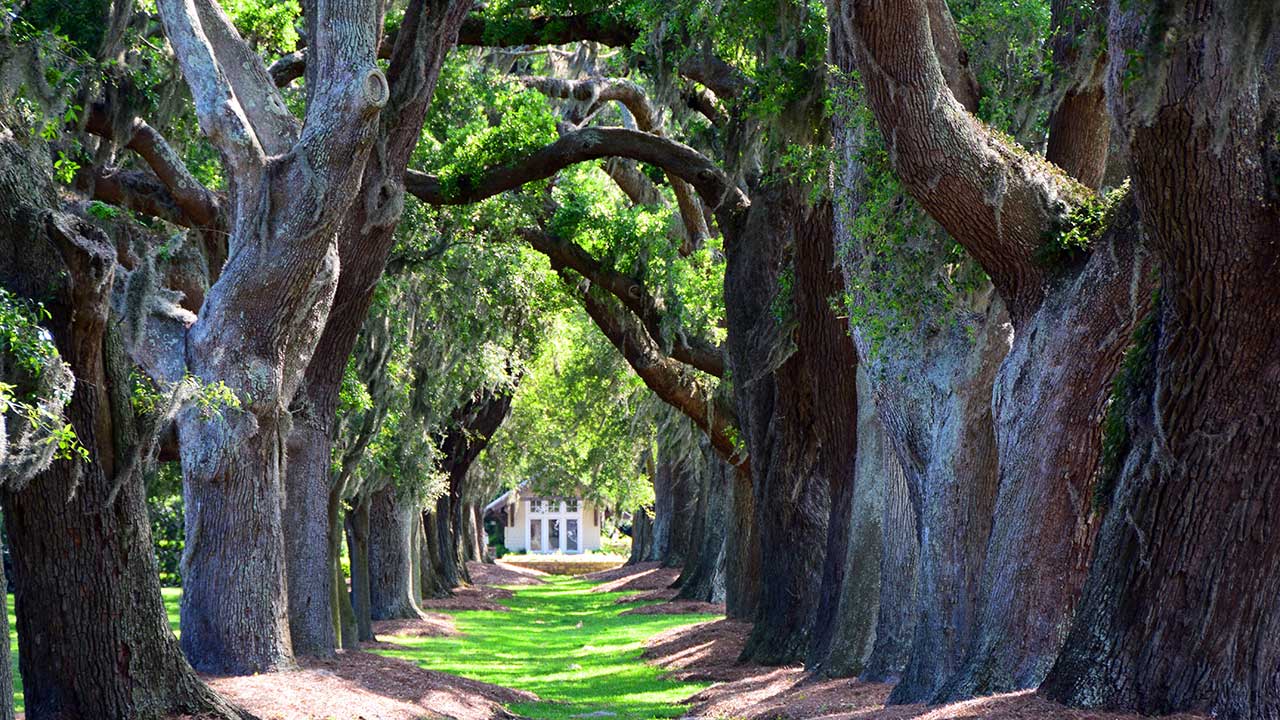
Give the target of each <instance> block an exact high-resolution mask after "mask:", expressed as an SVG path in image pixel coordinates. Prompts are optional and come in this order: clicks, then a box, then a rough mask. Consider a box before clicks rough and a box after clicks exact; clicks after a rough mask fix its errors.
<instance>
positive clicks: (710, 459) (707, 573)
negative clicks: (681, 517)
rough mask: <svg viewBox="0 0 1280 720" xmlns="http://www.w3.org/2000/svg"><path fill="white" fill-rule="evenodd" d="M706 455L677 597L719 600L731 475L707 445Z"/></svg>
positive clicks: (722, 593)
mask: <svg viewBox="0 0 1280 720" xmlns="http://www.w3.org/2000/svg"><path fill="white" fill-rule="evenodd" d="M703 457H704V460H705V463H706V466H705V468H704V469H703V472H701V473H699V479H700V488H699V491H698V507H697V511H696V515H695V523H694V532H693V534H692V537H693V543H692V546H691V549H690V553H689V558H688V561H687V562H686V563H685V564H684V568H683V570H682V571H681V573H680V577H679V579H678V580H677V586H678V587H679V588H680V592H679V594H678V595H677V596H676V597H678V598H679V599H681V600H700V601H702V602H715V603H719V602H724V601H725V561H726V558H725V537H726V532H727V529H728V528H727V526H728V522H729V514H728V504H729V484H730V482H731V477H732V474H731V472H730V470H729V468H728V466H727V465H726V464H725V463H724V461H722V460H720V458H719V457H718V456H716V455H715V454H714V452H711V451H710V449H709V448H704V452H703Z"/></svg>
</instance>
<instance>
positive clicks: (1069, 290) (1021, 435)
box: [937, 207, 1154, 701]
mask: <svg viewBox="0 0 1280 720" xmlns="http://www.w3.org/2000/svg"><path fill="white" fill-rule="evenodd" d="M1111 234H1112V235H1113V236H1114V237H1106V238H1103V239H1102V240H1101V241H1100V248H1099V249H1097V250H1095V251H1094V252H1093V253H1092V254H1091V256H1090V257H1089V259H1088V260H1087V261H1086V262H1084V263H1083V264H1080V265H1079V266H1078V267H1076V268H1074V269H1071V270H1067V271H1063V272H1062V273H1060V274H1059V275H1057V276H1055V278H1054V279H1053V282H1052V284H1051V285H1050V286H1049V288H1048V289H1047V290H1046V295H1045V298H1044V300H1043V301H1042V303H1041V305H1040V308H1039V310H1038V311H1037V313H1036V315H1035V316H1034V318H1032V320H1030V321H1029V322H1028V323H1026V324H1025V325H1024V326H1022V327H1021V328H1020V329H1019V332H1018V334H1017V335H1016V336H1015V338H1014V342H1013V346H1012V348H1011V349H1010V351H1009V354H1008V356H1007V357H1006V358H1005V361H1004V363H1003V365H1002V366H1001V368H1000V373H999V375H998V377H997V380H996V385H995V403H994V412H995V418H996V420H997V423H998V425H997V436H998V446H999V467H1000V471H999V472H1000V492H999V497H998V499H997V501H996V506H995V514H994V520H993V524H992V532H991V538H990V541H989V542H988V545H987V552H986V559H985V560H984V562H983V568H982V586H981V587H982V590H981V596H980V600H979V616H978V626H977V628H976V630H975V633H974V636H973V640H972V645H971V647H970V648H969V649H968V651H967V653H966V656H965V662H964V664H963V665H962V666H961V667H960V668H959V669H958V670H957V672H956V673H955V674H954V675H953V676H952V677H951V678H950V679H949V680H948V681H947V684H946V686H944V687H943V688H942V689H941V690H940V692H939V694H938V696H937V699H938V700H939V701H942V700H954V699H962V698H967V697H971V696H973V695H982V694H989V693H996V692H1007V691H1010V690H1018V689H1022V688H1028V687H1035V686H1037V685H1039V684H1040V681H1041V680H1043V679H1044V676H1045V674H1046V673H1048V671H1049V667H1050V666H1051V665H1052V664H1053V661H1054V658H1056V657H1057V655H1058V651H1059V649H1060V648H1061V646H1062V641H1063V639H1064V638H1065V636H1066V632H1067V628H1068V625H1069V623H1070V620H1071V617H1072V613H1073V610H1074V608H1075V603H1076V601H1077V600H1078V598H1079V594H1080V591H1081V588H1082V587H1083V585H1084V580H1085V575H1086V570H1087V567H1088V561H1089V556H1090V548H1091V547H1092V544H1093V538H1094V534H1095V533H1096V531H1097V527H1098V522H1099V520H1100V518H1101V510H1102V508H1101V507H1099V506H1098V505H1097V504H1096V503H1095V500H1094V483H1095V480H1096V478H1097V475H1098V468H1099V460H1100V458H1101V455H1102V428H1101V424H1100V423H1099V419H1100V418H1101V417H1103V414H1104V412H1105V409H1106V404H1107V401H1108V396H1109V392H1108V390H1109V387H1110V384H1111V378H1112V376H1113V375H1114V374H1115V370H1116V367H1117V366H1118V365H1119V362H1120V359H1121V356H1122V355H1123V353H1124V348H1125V346H1126V345H1127V344H1128V342H1129V338H1130V337H1131V335H1132V332H1133V328H1134V327H1135V326H1136V324H1137V320H1138V319H1139V318H1140V317H1141V316H1142V315H1143V314H1145V312H1146V309H1147V307H1149V305H1150V298H1151V290H1152V286H1153V284H1154V274H1153V272H1152V267H1151V262H1150V261H1149V257H1148V256H1147V254H1146V253H1145V252H1144V251H1143V250H1142V249H1141V248H1140V247H1138V246H1137V244H1136V242H1135V239H1136V238H1137V237H1139V236H1140V231H1139V230H1138V228H1137V224H1136V221H1135V220H1134V218H1133V213H1132V212H1131V209H1130V208H1127V207H1126V208H1122V209H1121V210H1118V211H1117V220H1116V222H1115V225H1114V226H1113V229H1112V231H1111Z"/></svg>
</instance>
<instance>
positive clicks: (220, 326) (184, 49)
mask: <svg viewBox="0 0 1280 720" xmlns="http://www.w3.org/2000/svg"><path fill="white" fill-rule="evenodd" d="M158 8H159V11H160V17H161V20H162V21H163V24H164V29H165V34H166V36H167V37H168V40H169V42H170V44H171V45H172V46H173V48H174V51H175V55H176V57H177V59H178V63H179V65H180V67H181V69H182V73H183V76H184V78H185V79H186V82H187V85H188V87H189V88H190V90H191V93H192V95H193V96H194V98H195V107H196V115H197V117H198V119H199V121H200V126H201V129H202V130H203V131H204V133H205V134H206V135H207V136H208V137H209V138H210V140H211V141H212V142H213V144H214V145H215V146H216V147H217V148H218V150H219V151H220V153H221V155H222V158H223V161H224V162H223V164H224V170H225V174H226V175H227V176H228V178H229V182H228V186H229V187H230V188H231V191H230V193H229V195H228V197H227V207H228V208H229V221H228V223H227V225H228V227H229V228H230V238H229V240H228V247H229V254H228V259H227V262H226V264H225V265H224V266H223V267H222V270H221V274H220V276H219V277H218V280H217V282H215V283H214V285H213V287H211V288H210V289H209V292H208V293H207V294H206V296H205V302H204V305H203V307H202V308H201V312H200V315H199V317H198V318H197V320H196V321H195V323H194V324H193V325H192V326H191V328H190V330H189V331H188V333H187V336H186V341H185V343H184V350H185V353H184V354H185V360H186V362H185V365H186V369H187V371H188V372H190V373H191V374H192V375H193V376H195V377H197V378H199V379H200V380H201V381H203V382H206V383H213V382H222V383H225V384H226V386H227V387H229V388H230V389H231V390H233V391H234V392H235V393H237V395H238V396H239V397H240V400H241V406H240V408H227V409H225V410H224V412H223V413H221V415H219V416H218V417H216V418H215V417H209V416H208V415H207V414H205V413H201V412H199V411H198V410H196V409H188V410H185V411H183V412H182V413H180V414H179V416H178V439H179V445H180V451H181V457H182V468H183V480H184V496H185V500H186V510H187V513H188V517H187V524H186V528H187V539H186V548H185V552H184V558H183V559H184V573H183V581H184V592H183V596H182V626H183V627H182V647H183V650H184V652H186V654H187V656H188V658H190V659H191V660H192V662H193V663H194V664H196V665H197V666H198V667H199V668H200V669H202V670H206V671H209V672H220V673H245V674H247V673H254V672H263V671H271V670H276V669H280V668H286V667H291V666H292V663H293V659H292V658H293V650H292V643H291V639H290V635H289V627H288V620H287V598H286V583H285V563H284V550H285V542H284V530H283V525H282V520H281V512H282V503H283V498H284V469H285V459H286V447H285V445H286V438H287V435H288V432H289V426H290V415H289V413H288V411H287V407H288V406H289V403H290V402H291V400H292V398H293V395H294V393H295V391H296V389H297V387H298V384H299V382H300V381H301V378H302V371H303V369H304V368H305V367H306V365H307V363H308V362H309V360H310V358H311V354H312V352H313V351H314V348H315V343H316V339H317V338H318V336H319V332H320V330H321V328H322V327H323V324H324V321H325V317H326V316H327V314H328V312H329V308H330V305H331V303H332V300H333V294H334V289H335V287H336V283H337V260H338V252H337V250H338V248H337V235H336V231H337V228H338V225H339V223H340V221H341V218H342V217H343V215H344V213H345V212H346V209H347V208H348V206H349V205H350V202H351V199H352V198H353V197H354V195H355V190H356V188H357V182H358V179H359V175H360V171H361V170H362V169H363V166H364V161H365V159H366V157H367V155H368V151H369V149H370V147H371V146H372V144H373V143H372V140H373V128H374V125H375V122H376V119H377V116H378V112H379V111H380V110H381V108H382V106H383V105H384V104H385V103H386V101H387V96H388V88H387V81H386V77H385V76H384V75H383V73H382V71H381V70H380V69H378V66H377V63H376V50H377V47H376V45H377V35H378V32H379V30H380V28H379V20H380V18H379V13H378V12H377V7H376V3H373V2H367V1H365V0H346V1H344V2H320V3H317V4H316V6H315V8H314V9H313V10H314V12H311V13H309V14H308V21H309V22H311V23H313V29H314V32H313V33H312V34H313V35H314V37H311V38H309V40H310V44H311V46H312V48H313V52H314V54H315V57H314V58H313V60H314V61H313V62H312V63H311V68H310V70H309V75H310V79H311V82H309V83H308V88H309V91H308V103H307V115H306V118H305V123H300V122H299V121H298V120H297V119H296V118H294V117H293V116H292V115H291V114H290V113H289V112H288V110H287V109H286V106H285V104H284V101H283V99H282V98H281V95H280V93H279V92H278V91H277V90H276V89H275V86H274V85H273V84H272V82H271V79H270V77H269V75H268V74H267V71H266V68H265V67H264V66H263V64H262V61H261V59H260V58H259V57H258V56H257V54H256V53H254V52H253V51H252V49H251V48H249V46H248V45H247V44H246V43H245V42H244V41H243V40H242V39H241V38H240V36H239V34H238V33H237V31H236V30H235V28H234V27H233V26H232V24H231V21H230V20H229V19H228V18H227V16H226V15H225V14H223V13H222V11H221V9H220V8H218V7H217V6H216V4H214V3H213V2H212V0H196V1H195V2H184V1H183V0H161V2H159V3H158ZM318 504H319V506H320V507H321V508H323V506H324V503H323V500H321V501H320V502H319V503H318ZM321 515H322V517H323V510H321ZM322 539H323V536H322ZM322 546H323V545H322ZM322 569H327V568H322ZM322 575H323V576H324V577H328V573H327V572H324V573H322ZM319 600H321V601H324V600H327V593H326V594H325V596H324V597H323V598H319ZM325 604H326V605H327V602H326V603H325ZM326 617H327V613H326ZM326 626H327V625H326Z"/></svg>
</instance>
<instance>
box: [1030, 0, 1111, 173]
mask: <svg viewBox="0 0 1280 720" xmlns="http://www.w3.org/2000/svg"><path fill="white" fill-rule="evenodd" d="M1052 16H1053V23H1052V25H1053V29H1052V31H1051V32H1052V33H1053V66H1054V68H1055V71H1056V73H1057V76H1058V77H1057V84H1058V86H1059V87H1058V90H1057V92H1058V93H1060V95H1061V96H1060V97H1059V99H1058V105H1057V107H1055V108H1054V110H1053V112H1052V113H1050V114H1049V142H1048V145H1047V146H1046V147H1045V154H1044V156H1045V159H1046V160H1048V161H1049V162H1051V163H1053V164H1055V165H1057V166H1058V167H1060V168H1062V169H1063V170H1064V171H1065V172H1066V173H1067V174H1068V175H1070V176H1071V177H1073V178H1075V179H1076V180H1079V181H1080V183H1081V184H1082V185H1084V186H1085V187H1087V188H1089V189H1091V190H1097V189H1099V188H1100V187H1102V180H1103V177H1104V176H1105V174H1106V171H1107V155H1108V152H1109V151H1110V149H1111V116H1110V115H1108V114H1107V94H1106V89H1105V88H1104V86H1103V74H1104V73H1103V70H1104V68H1105V67H1106V64H1107V55H1106V52H1105V49H1104V48H1102V47H1100V46H1099V43H1098V42H1096V41H1095V40H1093V38H1094V37H1095V35H1097V34H1100V33H1099V32H1098V27H1096V26H1097V25H1105V24H1106V20H1105V18H1104V17H1102V9H1101V8H1090V9H1087V10H1086V9H1084V8H1083V6H1081V5H1080V4H1078V3H1072V2H1070V0H1053V3H1052Z"/></svg>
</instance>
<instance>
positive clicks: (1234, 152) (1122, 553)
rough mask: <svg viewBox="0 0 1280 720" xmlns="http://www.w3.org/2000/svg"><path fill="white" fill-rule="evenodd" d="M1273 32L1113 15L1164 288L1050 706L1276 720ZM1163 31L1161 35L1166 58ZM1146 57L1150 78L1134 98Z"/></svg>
mask: <svg viewBox="0 0 1280 720" xmlns="http://www.w3.org/2000/svg"><path fill="white" fill-rule="evenodd" d="M1157 12H1159V13H1161V15H1158V16H1157V15H1154V13H1157ZM1278 19H1280V18H1277V17H1276V8H1275V7H1274V6H1273V5H1270V4H1262V5H1252V4H1240V5H1237V4H1234V3H1215V2H1205V3H1196V4H1193V5H1186V6H1176V7H1173V8H1164V7H1160V8H1149V7H1147V6H1134V7H1124V6H1120V5H1116V6H1113V7H1112V13H1111V25H1110V46H1111V53H1110V58H1111V60H1110V62H1111V66H1110V69H1109V75H1108V91H1109V94H1110V95H1111V97H1112V99H1113V100H1112V101H1113V108H1115V111H1116V113H1117V117H1121V118H1123V119H1124V121H1125V122H1126V124H1127V126H1126V127H1125V129H1126V130H1127V131H1128V132H1129V133H1131V135H1130V137H1131V140H1130V160H1131V163H1132V170H1133V187H1134V194H1135V199H1136V201H1137V206H1138V209H1139V213H1140V216H1141V219H1142V223H1143V226H1144V227H1145V229H1146V231H1147V233H1148V237H1149V238H1150V246H1151V247H1152V249H1153V252H1154V254H1155V255H1156V257H1157V258H1158V261H1159V267H1160V278H1161V283H1162V289H1161V293H1160V300H1159V303H1158V306H1157V310H1156V313H1157V314H1156V316H1155V321H1154V323H1153V327H1152V328H1151V330H1152V337H1150V338H1149V342H1148V343H1147V347H1146V348H1141V347H1139V348H1136V349H1135V350H1136V351H1137V352H1136V353H1135V356H1134V359H1135V364H1134V367H1133V369H1134V371H1135V378H1134V379H1136V382H1134V383H1133V385H1134V387H1133V388H1132V390H1133V393H1132V397H1131V398H1130V402H1129V405H1128V408H1127V409H1128V426H1127V432H1128V435H1129V437H1128V445H1129V451H1128V453H1127V454H1126V455H1125V456H1124V458H1123V465H1122V467H1121V470H1120V473H1119V477H1118V478H1117V479H1116V480H1115V483H1114V487H1113V489H1112V490H1111V492H1110V493H1108V494H1107V497H1106V501H1107V502H1108V504H1109V506H1110V510H1109V511H1108V513H1107V517H1106V519H1105V520H1104V522H1103V526H1102V528H1101V530H1100V533H1099V537H1098V540H1097V542H1096V547H1095V552H1094V560H1093V565H1092V566H1091V568H1090V570H1089V575H1088V579H1087V581H1086V584H1085V589H1084V593H1083V597H1082V599H1081V602H1080V604H1079V606H1078V608H1077V611H1076V621H1075V622H1074V623H1073V625H1072V627H1071V630H1070V633H1069V634H1068V637H1067V641H1066V644H1065V646H1064V648H1063V650H1062V653H1061V654H1060V655H1059V657H1058V660H1057V662H1056V664H1055V665H1054V667H1053V669H1052V671H1051V672H1050V674H1049V676H1048V678H1047V679H1046V680H1045V683H1044V685H1043V688H1044V692H1045V693H1046V694H1047V695H1048V696H1049V697H1051V698H1053V699H1056V700H1059V701H1063V702H1067V703H1070V704H1075V705H1083V706H1087V707H1107V708H1126V709H1132V710H1135V711H1138V712H1142V713H1147V714H1158V713H1167V712H1176V711H1181V710H1195V711H1200V712H1205V713H1208V714H1211V715H1213V716H1214V717H1220V718H1233V719H1234V718H1248V719H1254V718H1257V719H1261V718H1275V717H1277V716H1280V672H1277V667H1280V643H1277V640H1276V639H1277V638H1280V612H1278V611H1280V606H1278V600H1280V570H1278V568H1280V563H1278V562H1277V560H1278V559H1280V534H1278V533H1277V532H1276V525H1275V522H1274V521H1273V519H1272V518H1271V513H1272V510H1273V508H1274V507H1275V503H1274V498H1275V495H1276V492H1277V478H1280V442H1278V441H1280V385H1278V384H1277V383H1275V382H1273V381H1270V380H1269V379H1270V378H1275V377H1276V376H1277V373H1278V372H1280V367H1278V362H1277V358H1278V357H1280V354H1278V353H1280V333H1278V332H1277V324H1276V320H1277V318H1278V317H1280V300H1278V298H1277V296H1276V293H1275V284H1274V278H1275V272H1276V254H1275V247H1276V243H1277V242H1280V212H1278V211H1277V205H1276V201H1275V192H1276V185H1275V174H1274V168H1275V165H1274V161H1275V160H1276V157H1277V155H1276V150H1277V148H1276V128H1275V126H1274V124H1273V123H1274V117H1273V116H1270V114H1269V113H1268V112H1264V110H1272V109H1274V106H1272V107H1265V106H1263V105H1262V103H1263V102H1274V96H1269V95H1268V94H1267V88H1266V86H1265V85H1264V84H1263V82H1262V78H1265V77H1267V76H1268V75H1269V74H1271V73H1272V72H1273V69H1270V70H1269V69H1268V68H1267V67H1266V65H1264V64H1263V63H1262V62H1260V59H1261V58H1274V57H1275V56H1276V51H1277V50H1278V49H1280V48H1277V46H1276V43H1277V42H1280V36H1277V35H1276V34H1275V33H1274V32H1271V33H1268V32H1267V29H1271V30H1274V28H1275V27H1276V25H1275V23H1276V22H1277V20H1278ZM1157 21H1158V22H1160V23H1169V24H1170V25H1169V26H1170V27H1171V28H1172V29H1171V30H1170V31H1169V33H1168V34H1167V37H1168V38H1169V39H1168V40H1167V41H1164V42H1165V43H1166V44H1164V45H1162V46H1161V47H1159V48H1158V49H1157V48H1153V47H1151V42H1152V41H1151V40H1150V34H1149V31H1148V30H1147V29H1146V28H1148V27H1150V25H1151V23H1153V22H1157ZM1144 50H1148V51H1150V52H1159V53H1160V64H1159V66H1158V69H1156V70H1154V71H1153V72H1152V74H1151V75H1149V76H1144V77H1143V85H1145V87H1143V88H1134V87H1126V85H1125V83H1124V78H1125V77H1126V74H1127V73H1129V72H1132V71H1133V70H1134V66H1132V65H1131V63H1134V62H1136V60H1135V57H1137V56H1139V55H1141V53H1142V52H1143V51H1144ZM1264 50H1265V52H1264ZM1143 67H1145V65H1144V66H1143Z"/></svg>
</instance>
